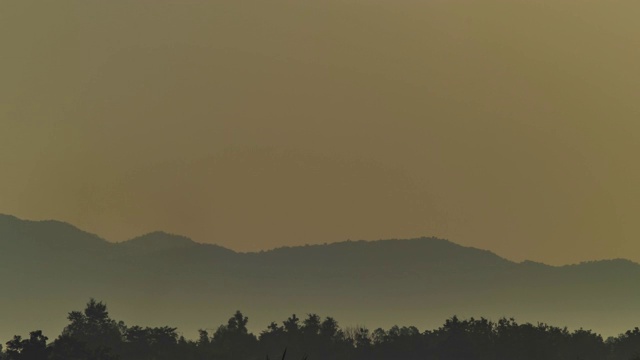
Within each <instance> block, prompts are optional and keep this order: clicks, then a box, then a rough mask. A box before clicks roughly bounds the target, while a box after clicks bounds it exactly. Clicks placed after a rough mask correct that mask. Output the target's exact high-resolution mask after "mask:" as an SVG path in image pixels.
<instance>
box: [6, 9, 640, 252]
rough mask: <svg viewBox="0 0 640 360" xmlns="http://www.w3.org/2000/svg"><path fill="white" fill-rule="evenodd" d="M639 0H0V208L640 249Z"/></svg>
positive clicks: (164, 225)
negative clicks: (639, 219) (639, 218)
mask: <svg viewBox="0 0 640 360" xmlns="http://www.w3.org/2000/svg"><path fill="white" fill-rule="evenodd" d="M639 15H640V2H638V1H637V0H629V1H604V0H602V1H591V0H542V1H528V0H527V1H525V0H509V1H506V0H505V1H498V0H481V1H478V0H394V1H391V0H385V1H381V0H359V1H358V0H317V1H316V0H310V1H306V0H305V1H299V0H295V1H294V0H269V1H264V0H247V1H241V0H228V1H193V0H173V1H168V0H153V1H151V0H138V1H131V0H110V1H98V0H82V1H55V2H54V1H46V2H45V1H25V0H20V1H0V46H1V51H0V169H1V170H0V171H1V176H0V212H1V213H8V214H13V215H16V216H19V217H23V218H29V219H51V218H53V219H59V220H63V221H68V222H71V223H73V224H75V225H77V226H79V227H81V228H83V229H86V230H88V231H91V232H95V233H97V234H99V235H101V236H103V237H105V238H107V239H109V240H112V241H121V240H125V239H127V238H130V237H133V236H136V235H139V234H141V233H145V232H149V231H152V230H165V231H169V232H174V233H179V234H184V235H187V236H190V237H192V238H194V239H195V240H197V241H200V242H215V243H218V244H221V245H223V246H226V247H229V248H232V249H235V250H242V251H246V250H258V249H266V248H272V247H275V246H281V245H294V244H305V243H322V242H334V241H341V240H345V239H348V238H351V239H379V238H392V237H398V238H404V237H416V236H423V235H424V236H432V235H433V236H438V237H444V238H448V239H450V240H452V241H454V242H457V243H460V244H463V245H470V246H476V247H480V248H485V249H490V250H492V251H494V252H496V253H498V254H499V255H502V256H505V257H508V258H510V259H513V260H523V259H533V260H538V261H544V262H548V263H553V264H559V263H567V262H576V261H581V260H587V259H599V258H611V257H626V258H631V259H633V260H636V261H640V221H638V215H639V214H640V186H639V185H640V165H639V162H638V154H640V142H639V140H640V139H639V138H640V135H639V134H638V132H639V131H640V65H639V64H640V22H639V21H638V16H639Z"/></svg>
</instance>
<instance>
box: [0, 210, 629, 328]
mask: <svg viewBox="0 0 640 360" xmlns="http://www.w3.org/2000/svg"><path fill="white" fill-rule="evenodd" d="M0 282H1V283H2V284H3V296H2V297H0V319H2V320H1V322H0V340H1V341H4V340H3V339H8V338H9V337H10V336H11V335H13V334H14V333H22V334H24V333H26V332H27V331H30V330H33V329H36V328H42V329H43V330H45V332H46V333H49V334H56V333H59V331H60V330H61V328H62V327H63V326H64V325H65V323H66V322H65V314H66V313H67V312H68V311H70V310H75V309H78V308H81V307H82V306H83V304H84V302H85V301H86V300H87V299H88V298H89V297H96V298H98V299H101V300H104V301H106V302H107V303H108V304H109V306H110V308H111V310H112V314H113V315H114V317H116V318H118V319H122V320H125V321H127V322H133V323H138V324H148V325H158V326H162V325H171V326H178V327H179V328H180V330H181V331H183V333H184V334H185V335H186V336H191V337H194V336H195V334H196V331H197V329H199V328H210V327H212V326H215V325H217V324H219V323H222V322H224V321H226V319H227V318H228V316H229V315H230V314H231V313H233V311H235V310H237V309H241V310H242V311H244V312H245V313H246V314H248V315H249V316H250V319H251V320H252V321H251V324H252V325H253V326H255V327H256V328H264V327H265V326H266V325H267V324H268V323H269V322H271V321H279V320H282V319H284V318H286V317H287V316H289V315H290V314H291V313H297V314H298V315H299V316H302V315H304V314H305V313H308V312H318V313H320V314H321V315H328V316H334V317H336V318H337V319H339V320H341V321H343V322H344V323H345V324H350V323H361V324H364V325H368V326H372V327H374V326H375V327H377V326H385V327H386V326H391V325H393V324H396V323H399V324H413V325H417V326H420V327H422V328H424V327H431V326H436V325H438V324H440V323H441V322H442V320H443V319H444V318H446V317H448V316H451V315H453V314H458V315H461V316H486V317H492V318H497V317H500V316H514V317H516V318H518V319H520V320H522V321H547V322H551V323H554V324H558V325H569V326H572V327H585V328H592V329H594V330H596V331H599V332H603V333H605V334H609V335H611V334H615V333H617V332H618V331H621V330H623V329H626V328H632V327H633V326H637V325H638V324H635V323H633V319H634V318H635V319H637V318H638V315H640V306H638V305H637V304H640V289H638V287H637V284H638V283H640V266H639V265H638V264H635V263H632V262H630V261H626V260H608V261H596V262H589V263H582V264H577V265H569V266H561V267H553V266H548V265H544V264H539V263H533V262H523V263H514V262H511V261H508V260H506V259H503V258H500V257H499V256H497V255H495V254H493V253H491V252H489V251H485V250H479V249H474V248H469V247H463V246H460V245H457V244H454V243H452V242H449V241H446V240H441V239H436V238H419V239H409V240H380V241H346V242H340V243H333V244H328V245H311V246H302V247H283V248H278V249H273V250H270V251H263V252H257V253H236V252H234V251H232V250H229V249H225V248H223V247H220V246H217V245H210V244H199V243H196V242H194V241H192V240H190V239H188V238H185V237H182V236H178V235H172V234H167V233H163V232H154V233H150V234H146V235H143V236H141V237H138V238H135V239H132V240H129V241H126V242H122V243H109V242H107V241H105V240H103V239H101V238H99V237H98V236H96V235H92V234H89V233H86V232H84V231H82V230H79V229H77V228H75V227H73V226H71V225H69V224H65V223H61V222H55V221H45V222H33V221H24V220H20V219H17V218H15V217H11V216H0Z"/></svg>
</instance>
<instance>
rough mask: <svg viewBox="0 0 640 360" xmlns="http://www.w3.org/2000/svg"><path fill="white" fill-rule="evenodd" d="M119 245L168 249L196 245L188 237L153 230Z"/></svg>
mask: <svg viewBox="0 0 640 360" xmlns="http://www.w3.org/2000/svg"><path fill="white" fill-rule="evenodd" d="M118 245H119V246H122V247H125V248H128V249H137V250H169V249H178V248H185V247H191V246H195V245H197V243H196V242H194V241H193V240H191V239H190V238H188V237H186V236H182V235H176V234H171V233H167V232H164V231H154V232H150V233H147V234H144V235H141V236H138V237H135V238H133V239H131V240H127V241H124V242H121V243H118Z"/></svg>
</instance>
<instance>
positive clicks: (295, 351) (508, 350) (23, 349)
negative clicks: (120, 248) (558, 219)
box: [0, 299, 640, 360]
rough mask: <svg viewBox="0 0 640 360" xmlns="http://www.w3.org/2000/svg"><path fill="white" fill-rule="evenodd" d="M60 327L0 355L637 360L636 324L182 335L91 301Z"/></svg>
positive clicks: (324, 325)
mask: <svg viewBox="0 0 640 360" xmlns="http://www.w3.org/2000/svg"><path fill="white" fill-rule="evenodd" d="M67 319H68V321H69V323H68V325H67V326H66V327H65V328H64V329H63V330H62V333H61V334H60V335H58V336H57V337H56V338H55V339H53V340H50V339H49V337H47V336H46V335H45V334H43V333H42V331H40V330H35V331H32V332H31V333H30V334H28V335H27V336H25V337H22V336H21V335H15V336H14V337H13V339H11V340H9V341H7V342H6V344H5V347H4V348H0V349H1V350H2V352H0V360H85V359H86V360H165V359H166V360H169V359H185V360H205V359H208V360H253V359H264V358H265V357H266V358H269V357H271V358H280V356H281V354H283V352H286V354H287V355H286V356H287V359H301V358H308V359H309V360H328V359H332V360H343V359H344V360H347V359H348V360H365V359H367V360H387V359H389V360H390V359H394V360H399V359H409V360H412V359H434V360H436V359H437V360H507V359H509V360H513V359H519V360H556V359H557V360H564V359H566V360H569V359H572V360H574V359H581V360H638V359H640V329H639V328H638V327H636V328H634V329H632V330H629V331H626V332H625V333H624V334H620V335H618V336H617V337H609V338H608V339H606V340H605V339H603V338H602V336H600V335H599V334H596V333H594V332H592V331H590V330H584V329H578V330H574V331H569V330H568V329H567V328H566V327H563V328H561V327H556V326H551V325H547V324H544V323H537V324H532V323H523V324H520V323H518V322H516V320H515V319H513V318H501V319H499V320H497V321H491V320H488V319H485V318H479V319H476V318H468V319H459V318H458V317H457V316H453V317H451V318H449V319H447V320H446V321H445V322H444V324H443V325H442V326H440V327H439V328H437V329H433V330H426V331H420V330H418V328H416V327H415V326H402V327H400V326H393V327H391V328H389V329H382V328H377V329H375V330H373V331H371V330H369V329H367V328H366V327H361V326H350V327H340V326H339V325H338V322H337V321H336V320H335V319H334V318H332V317H329V316H327V317H324V318H321V317H320V316H319V315H317V314H307V315H306V316H305V317H303V318H299V317H298V316H296V315H295V314H294V315H291V316H290V317H288V318H287V319H285V320H284V321H282V322H280V323H276V322H272V323H271V324H270V325H269V326H268V327H267V329H265V330H263V331H262V332H260V333H259V334H257V335H256V334H253V333H251V332H250V331H249V330H248V329H247V324H248V321H249V318H248V317H247V316H245V315H244V314H243V313H242V312H241V311H236V312H235V314H233V315H232V316H231V317H230V318H229V320H228V321H227V323H226V324H222V325H219V326H218V327H217V328H215V330H213V331H211V332H210V331H209V330H204V329H201V330H200V331H199V337H198V338H197V339H185V338H184V337H183V336H181V335H180V333H179V332H178V330H177V328H175V327H171V326H163V327H153V328H152V327H142V326H138V325H133V326H129V325H126V324H125V323H124V322H122V321H116V320H114V319H112V318H111V316H110V315H109V312H108V310H107V306H106V304H104V303H103V302H100V301H97V300H95V299H91V300H90V301H89V302H88V303H87V305H86V307H85V309H84V310H83V311H72V312H70V313H69V314H68V316H67Z"/></svg>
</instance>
